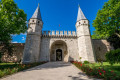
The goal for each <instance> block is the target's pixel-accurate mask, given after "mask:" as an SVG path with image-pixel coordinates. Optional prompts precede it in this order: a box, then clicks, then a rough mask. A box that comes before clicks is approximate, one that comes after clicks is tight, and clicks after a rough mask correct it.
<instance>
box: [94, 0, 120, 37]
mask: <svg viewBox="0 0 120 80" xmlns="http://www.w3.org/2000/svg"><path fill="white" fill-rule="evenodd" d="M93 27H95V29H96V30H95V31H94V34H93V36H92V37H93V38H97V39H107V38H108V37H109V36H110V35H112V34H117V35H118V36H119V37H120V0H109V1H108V2H106V3H105V4H104V6H103V8H102V9H101V10H98V13H97V17H96V19H95V20H94V21H93Z"/></svg>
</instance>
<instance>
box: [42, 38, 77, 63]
mask: <svg viewBox="0 0 120 80" xmlns="http://www.w3.org/2000/svg"><path fill="white" fill-rule="evenodd" d="M56 41H63V42H65V43H66V45H67V53H68V55H67V56H68V59H66V61H70V60H78V57H79V54H78V45H77V37H57V36H56V37H42V40H41V50H40V51H41V52H40V61H46V60H47V61H50V51H51V47H52V44H53V43H54V42H56Z"/></svg>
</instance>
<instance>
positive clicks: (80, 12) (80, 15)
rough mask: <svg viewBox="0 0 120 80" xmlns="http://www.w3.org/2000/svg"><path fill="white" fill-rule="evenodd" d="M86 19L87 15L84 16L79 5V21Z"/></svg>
mask: <svg viewBox="0 0 120 80" xmlns="http://www.w3.org/2000/svg"><path fill="white" fill-rule="evenodd" d="M82 19H86V17H85V15H84V14H83V12H82V10H81V8H80V5H78V15H77V21H79V20H82Z"/></svg>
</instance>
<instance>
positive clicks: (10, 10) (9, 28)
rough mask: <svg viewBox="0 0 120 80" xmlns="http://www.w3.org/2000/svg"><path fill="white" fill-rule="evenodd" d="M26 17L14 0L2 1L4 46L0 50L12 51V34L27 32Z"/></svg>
mask: <svg viewBox="0 0 120 80" xmlns="http://www.w3.org/2000/svg"><path fill="white" fill-rule="evenodd" d="M26 17H27V15H26V14H25V13H24V11H23V10H22V9H19V8H18V7H17V4H15V2H14V1H13V0H1V1H0V44H1V45H3V46H4V47H3V48H2V49H0V51H4V50H7V51H8V52H9V51H10V52H11V49H10V48H11V44H10V42H11V40H12V37H11V35H14V34H20V33H25V31H26V29H27V25H26V21H27V18H26Z"/></svg>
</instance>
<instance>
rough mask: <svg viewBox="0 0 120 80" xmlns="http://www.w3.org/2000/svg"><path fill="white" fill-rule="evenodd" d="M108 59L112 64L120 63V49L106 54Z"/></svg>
mask: <svg viewBox="0 0 120 80" xmlns="http://www.w3.org/2000/svg"><path fill="white" fill-rule="evenodd" d="M105 57H106V60H107V61H108V62H109V63H110V64H111V65H113V64H115V63H120V49H116V50H111V51H109V52H107V53H106V55H105Z"/></svg>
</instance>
